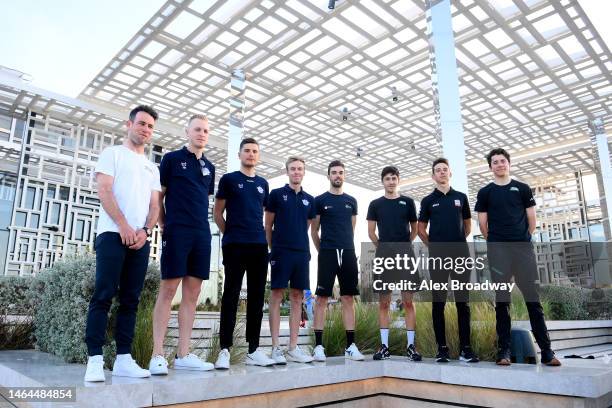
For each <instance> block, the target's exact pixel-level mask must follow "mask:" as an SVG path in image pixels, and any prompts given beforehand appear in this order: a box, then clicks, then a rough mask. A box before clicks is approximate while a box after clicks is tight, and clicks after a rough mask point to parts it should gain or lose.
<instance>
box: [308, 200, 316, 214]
mask: <svg viewBox="0 0 612 408" xmlns="http://www.w3.org/2000/svg"><path fill="white" fill-rule="evenodd" d="M316 217H317V209H316V207H315V200H314V198H312V197H311V198H310V207H308V219H309V220H312V219H313V218H316Z"/></svg>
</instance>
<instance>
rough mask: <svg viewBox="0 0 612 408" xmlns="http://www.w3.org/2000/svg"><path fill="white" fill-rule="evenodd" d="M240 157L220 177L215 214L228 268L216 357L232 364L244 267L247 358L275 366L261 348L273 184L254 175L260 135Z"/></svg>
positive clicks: (244, 144) (219, 364)
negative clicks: (268, 211) (265, 218)
mask: <svg viewBox="0 0 612 408" xmlns="http://www.w3.org/2000/svg"><path fill="white" fill-rule="evenodd" d="M238 158H239V159H240V170H239V171H234V172H232V173H227V174H224V175H223V177H221V180H219V187H218V189H217V195H216V197H215V209H214V217H215V222H216V223H217V226H218V227H219V231H221V233H222V234H223V240H222V251H223V265H224V267H225V282H224V283H223V297H222V298H221V316H220V325H219V343H220V347H221V352H220V353H219V357H218V358H217V361H216V362H215V368H217V369H228V368H229V366H230V353H229V349H230V347H231V346H232V341H233V335H234V328H235V326H236V312H237V311H238V300H239V298H240V289H241V288H242V278H243V277H244V274H245V272H246V277H247V311H246V333H245V334H246V341H247V342H248V343H249V350H248V354H247V357H246V361H245V363H246V364H247V365H258V366H269V365H274V360H272V359H271V358H269V357H268V356H266V354H265V353H264V352H263V351H261V350H259V332H260V330H261V320H262V318H263V304H264V293H265V290H266V278H267V275H268V246H267V242H266V232H265V230H264V226H263V213H264V208H265V207H266V206H267V201H268V194H269V187H268V182H267V181H266V180H265V179H264V178H263V177H260V176H258V175H256V174H255V167H256V166H257V162H258V161H259V144H258V143H257V141H256V140H255V139H252V138H246V139H242V141H241V142H240V150H239V152H238ZM224 213H225V217H224V216H223V214H224Z"/></svg>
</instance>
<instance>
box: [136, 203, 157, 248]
mask: <svg viewBox="0 0 612 408" xmlns="http://www.w3.org/2000/svg"><path fill="white" fill-rule="evenodd" d="M160 194H161V193H160V192H159V191H151V199H150V200H149V213H148V214H147V220H146V221H145V225H144V226H145V227H147V228H148V229H149V230H152V229H153V228H154V227H155V224H157V218H158V217H159V211H160V207H161V205H160ZM147 238H148V236H147V233H146V232H145V231H144V230H143V229H142V228H139V229H138V230H137V231H136V242H135V243H134V245H131V246H130V249H136V250H138V249H140V248H142V247H143V246H144V244H145V243H146V242H147Z"/></svg>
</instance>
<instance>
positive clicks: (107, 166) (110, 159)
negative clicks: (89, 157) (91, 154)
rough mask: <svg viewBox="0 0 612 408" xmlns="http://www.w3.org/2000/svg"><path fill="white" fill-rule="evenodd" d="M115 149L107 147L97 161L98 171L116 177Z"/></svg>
mask: <svg viewBox="0 0 612 408" xmlns="http://www.w3.org/2000/svg"><path fill="white" fill-rule="evenodd" d="M113 151H114V149H112V148H106V149H104V150H103V151H102V153H100V157H98V162H97V163H96V170H95V171H96V173H102V174H106V175H108V176H112V177H115V155H114V152H113Z"/></svg>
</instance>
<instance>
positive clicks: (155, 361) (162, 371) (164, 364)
mask: <svg viewBox="0 0 612 408" xmlns="http://www.w3.org/2000/svg"><path fill="white" fill-rule="evenodd" d="M149 371H150V372H151V374H152V375H167V374H168V360H166V359H165V358H164V356H162V355H159V354H157V355H155V356H153V357H151V361H150V362H149Z"/></svg>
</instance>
